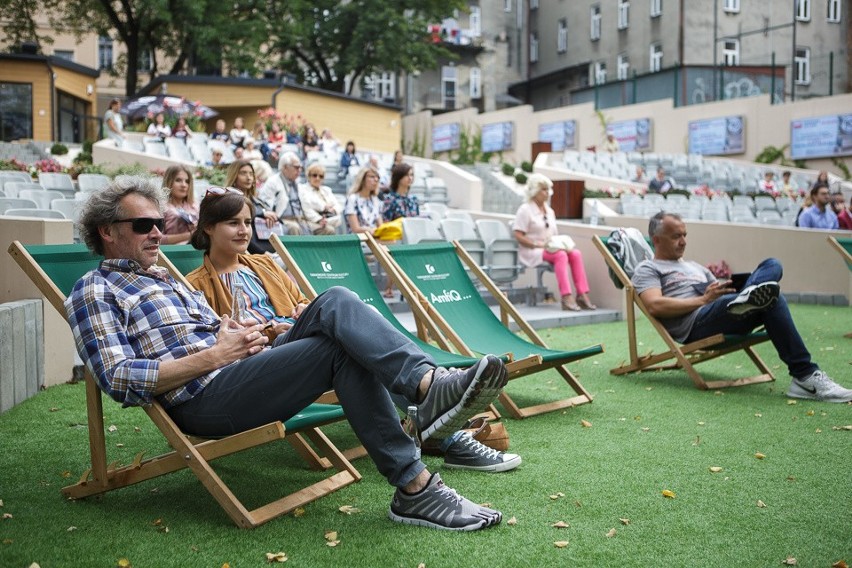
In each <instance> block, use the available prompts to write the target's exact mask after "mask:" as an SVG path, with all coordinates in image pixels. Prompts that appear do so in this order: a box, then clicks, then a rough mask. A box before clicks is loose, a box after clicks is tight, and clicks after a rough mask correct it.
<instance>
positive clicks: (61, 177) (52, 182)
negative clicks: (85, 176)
mask: <svg viewBox="0 0 852 568" xmlns="http://www.w3.org/2000/svg"><path fill="white" fill-rule="evenodd" d="M38 183H39V184H40V185H41V187H42V188H43V189H50V190H54V191H61V192H62V193H65V194H69V195H73V194H74V191H75V189H74V180H72V179H71V176H69V175H68V174H60V173H55V172H41V173H40V174H38Z"/></svg>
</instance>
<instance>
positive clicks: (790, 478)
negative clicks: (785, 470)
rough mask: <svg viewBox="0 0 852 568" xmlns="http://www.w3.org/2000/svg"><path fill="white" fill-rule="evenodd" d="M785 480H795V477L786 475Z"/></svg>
mask: <svg viewBox="0 0 852 568" xmlns="http://www.w3.org/2000/svg"><path fill="white" fill-rule="evenodd" d="M787 481H796V477H795V476H794V475H788V476H787Z"/></svg>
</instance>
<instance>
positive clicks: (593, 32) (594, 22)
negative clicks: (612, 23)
mask: <svg viewBox="0 0 852 568" xmlns="http://www.w3.org/2000/svg"><path fill="white" fill-rule="evenodd" d="M590 19H591V23H590V31H589V37H590V38H591V39H592V41H597V40H599V39H601V7H600V5H598V4H596V5H594V6H592V9H591V15H590Z"/></svg>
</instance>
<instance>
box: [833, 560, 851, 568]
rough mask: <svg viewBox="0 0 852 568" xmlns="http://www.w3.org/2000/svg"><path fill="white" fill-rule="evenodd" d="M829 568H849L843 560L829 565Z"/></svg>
mask: <svg viewBox="0 0 852 568" xmlns="http://www.w3.org/2000/svg"><path fill="white" fill-rule="evenodd" d="M831 568H849V566H848V565H847V564H846V561H845V560H838V561H837V562H835V563H834V564H832V565H831Z"/></svg>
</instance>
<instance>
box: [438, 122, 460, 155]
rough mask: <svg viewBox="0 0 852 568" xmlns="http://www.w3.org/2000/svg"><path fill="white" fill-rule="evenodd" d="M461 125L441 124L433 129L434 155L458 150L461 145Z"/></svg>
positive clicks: (454, 123) (456, 123)
mask: <svg viewBox="0 0 852 568" xmlns="http://www.w3.org/2000/svg"><path fill="white" fill-rule="evenodd" d="M460 132H461V125H460V124H459V123H458V122H453V123H450V124H439V125H437V126H433V127H432V153H433V154H438V153H440V152H449V151H450V150H458V149H459V145H460V138H459V133H460Z"/></svg>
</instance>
